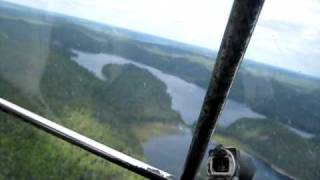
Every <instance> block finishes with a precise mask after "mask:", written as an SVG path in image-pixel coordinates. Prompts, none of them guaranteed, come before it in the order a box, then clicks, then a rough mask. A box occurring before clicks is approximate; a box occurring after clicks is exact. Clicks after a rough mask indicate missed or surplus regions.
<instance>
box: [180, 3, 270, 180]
mask: <svg viewBox="0 0 320 180" xmlns="http://www.w3.org/2000/svg"><path fill="white" fill-rule="evenodd" d="M263 3H264V0H235V1H234V4H233V7H232V10H231V14H230V17H229V21H228V24H227V27H226V30H225V33H224V36H223V39H222V43H221V46H220V49H219V52H218V56H217V60H216V63H215V66H214V70H213V74H212V77H211V81H210V85H209V88H208V90H207V94H206V97H205V100H204V102H203V106H202V109H201V113H200V116H199V119H198V122H197V125H196V128H195V131H194V134H193V139H192V142H191V145H190V148H189V152H188V155H187V158H186V162H185V166H184V171H183V174H182V176H181V179H182V180H189V179H194V178H195V176H196V173H197V171H198V169H199V166H200V164H201V161H202V159H203V156H204V154H205V152H206V149H207V146H208V143H209V141H210V138H211V135H212V133H213V131H214V128H215V126H216V124H217V120H218V118H219V115H220V113H221V111H222V109H223V106H224V104H225V101H226V99H227V96H228V93H229V90H230V87H231V85H232V82H233V79H234V77H235V75H236V72H237V70H238V68H239V66H240V63H241V61H242V59H243V56H244V54H245V51H246V49H247V46H248V43H249V40H250V38H251V35H252V32H253V30H254V27H255V25H256V23H257V20H258V17H259V14H260V11H261V9H262V6H263Z"/></svg>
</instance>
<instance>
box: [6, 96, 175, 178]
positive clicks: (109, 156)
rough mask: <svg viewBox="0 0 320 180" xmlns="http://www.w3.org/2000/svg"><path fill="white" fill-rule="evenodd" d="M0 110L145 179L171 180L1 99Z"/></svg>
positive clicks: (146, 166)
mask: <svg viewBox="0 0 320 180" xmlns="http://www.w3.org/2000/svg"><path fill="white" fill-rule="evenodd" d="M0 110H2V111H4V112H7V113H9V114H12V115H14V116H16V117H19V118H20V119H21V120H23V121H25V122H27V123H30V124H32V125H34V126H36V127H38V128H39V129H42V130H44V131H46V132H48V133H50V134H52V135H54V136H57V137H59V138H61V139H63V140H65V141H67V142H69V143H71V144H74V145H76V146H79V147H80V148H82V149H85V150H87V151H89V152H91V153H93V154H95V155H97V156H100V157H102V158H104V159H106V160H108V161H111V162H113V163H115V164H117V165H119V166H121V167H124V168H126V169H128V170H130V171H132V172H135V173H137V174H139V175H142V176H144V177H146V178H149V179H161V180H166V179H173V177H172V176H171V175H170V174H169V173H166V172H164V171H162V170H159V169H157V168H155V167H152V166H150V165H148V164H146V163H144V162H141V161H139V160H136V159H134V158H132V157H130V156H128V155H126V154H123V153H121V152H119V151H116V150H114V149H112V148H110V147H108V146H105V145H103V144H101V143H99V142H96V141H94V140H92V139H90V138H88V137H85V136H83V135H81V134H79V133H76V132H75V131H72V130H70V129H68V128H65V127H63V126H61V125H59V124H56V123H54V122H52V121H50V120H48V119H46V118H44V117H41V116H39V115H37V114H35V113H32V112H30V111H28V110H26V109H24V108H22V107H19V106H17V105H15V104H13V103H11V102H9V101H7V100H5V99H2V98H0Z"/></svg>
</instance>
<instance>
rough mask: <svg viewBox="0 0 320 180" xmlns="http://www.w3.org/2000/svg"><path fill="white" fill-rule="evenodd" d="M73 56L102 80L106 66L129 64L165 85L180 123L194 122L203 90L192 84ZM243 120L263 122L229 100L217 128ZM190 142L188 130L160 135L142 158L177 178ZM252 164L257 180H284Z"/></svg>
mask: <svg viewBox="0 0 320 180" xmlns="http://www.w3.org/2000/svg"><path fill="white" fill-rule="evenodd" d="M74 52H75V53H76V54H77V55H78V56H77V57H76V58H74V59H73V60H74V61H75V62H77V63H78V64H79V65H81V66H83V67H85V68H87V69H88V70H89V71H91V72H93V73H94V74H95V75H96V76H97V77H99V78H100V79H104V76H103V75H102V68H103V66H104V65H106V64H129V63H130V64H134V65H135V66H137V67H140V68H143V69H146V70H148V71H149V72H151V73H152V74H153V75H154V76H155V77H157V78H158V79H160V80H161V81H163V82H164V83H165V84H166V86H167V93H168V94H169V95H170V97H171V99H172V104H171V106H172V109H174V110H175V111H177V112H178V113H180V115H181V117H182V119H183V120H184V121H185V122H186V123H187V124H192V123H193V122H195V121H196V120H197V117H198V115H199V112H200V108H201V104H202V101H203V98H204V95H205V90H204V89H202V88H200V87H198V86H196V85H195V84H192V83H189V82H186V81H184V80H182V79H180V78H178V77H176V76H173V75H170V74H166V73H163V72H162V71H160V70H158V69H156V68H153V67H150V66H147V65H144V64H141V63H137V62H134V61H132V60H128V59H125V58H122V57H119V56H114V55H108V54H88V53H83V52H79V51H74ZM244 117H248V118H260V119H264V116H263V115H260V114H258V113H256V112H254V111H252V110H251V109H250V108H249V107H247V106H246V105H245V104H242V103H239V102H236V101H232V100H228V101H227V103H226V106H225V108H224V111H223V113H222V114H221V117H220V119H219V125H220V126H224V127H227V126H229V125H230V124H232V123H234V122H235V121H237V120H238V119H241V118H244ZM190 142H191V132H190V130H189V129H187V130H185V131H183V133H180V134H177V135H162V136H161V137H155V138H151V139H149V140H148V141H147V142H146V143H144V145H143V149H144V154H145V157H146V158H147V161H148V162H149V163H150V164H151V165H153V166H156V167H158V168H160V169H163V170H166V171H168V172H170V173H172V174H174V175H176V176H179V175H180V173H181V171H182V167H183V163H184V158H185V157H186V153H187V150H188V147H189V144H190ZM254 163H255V166H256V169H257V171H256V179H259V180H260V179H275V180H278V179H279V180H282V179H286V178H285V177H284V176H282V175H281V174H279V173H277V172H276V171H275V170H273V169H272V168H271V167H270V166H268V165H267V164H266V163H264V162H262V161H261V160H258V159H255V160H254Z"/></svg>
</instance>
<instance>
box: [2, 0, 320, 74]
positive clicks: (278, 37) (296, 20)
mask: <svg viewBox="0 0 320 180" xmlns="http://www.w3.org/2000/svg"><path fill="white" fill-rule="evenodd" d="M6 1H9V2H13V3H18V4H21V5H26V6H31V7H34V8H40V9H44V10H48V11H53V12H58V13H62V14H67V15H71V16H76V17H81V18H85V19H89V20H94V21H98V22H101V23H106V24H110V25H114V26H118V27H124V28H127V29H132V30H135V31H140V32H144V33H148V34H153V35H157V36H161V37H165V38H169V39H173V40H177V41H181V42H185V43H189V44H193V45H198V46H202V47H206V48H210V49H213V50H218V49H219V45H220V43H221V39H222V36H223V32H224V29H225V26H226V24H227V20H228V17H229V13H230V10H231V7H232V3H233V1H232V0H6ZM319 45H320V0H266V1H265V5H264V7H263V10H262V13H261V15H260V19H259V21H258V24H257V27H256V29H255V32H254V34H253V36H252V39H251V42H250V44H249V47H248V50H247V53H246V58H249V59H252V60H254V61H257V62H261V63H265V64H270V65H273V66H278V67H282V68H286V69H289V70H292V71H296V72H301V73H304V74H309V75H312V76H316V77H320V46H319Z"/></svg>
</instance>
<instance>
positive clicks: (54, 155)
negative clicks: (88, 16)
mask: <svg viewBox="0 0 320 180" xmlns="http://www.w3.org/2000/svg"><path fill="white" fill-rule="evenodd" d="M144 37H145V38H146V39H145V40H143V38H144ZM147 37H149V36H147V35H142V34H136V33H134V32H131V31H129V30H125V29H120V28H114V27H111V26H107V25H101V24H98V23H94V22H89V21H86V20H82V19H76V18H72V17H66V16H62V15H58V14H52V13H45V12H43V11H39V10H34V9H28V8H25V7H20V6H15V5H11V4H7V3H3V2H2V4H1V3H0V54H1V57H0V58H1V59H0V96H1V97H4V98H6V99H8V100H10V101H12V102H14V103H17V104H18V105H21V106H23V107H25V108H27V109H29V110H32V111H34V112H36V113H39V114H40V115H43V116H45V117H47V118H49V119H51V120H54V121H55V122H58V123H59V124H62V125H64V126H66V127H68V128H71V129H73V130H75V131H77V132H79V133H82V134H84V135H87V136H89V137H91V138H93V139H95V140H98V141H99V142H102V143H104V144H107V145H108V146H111V147H113V148H115V149H117V150H120V151H122V152H125V153H127V154H129V155H132V156H134V157H136V158H138V159H141V160H144V157H143V152H142V146H141V144H142V143H143V141H145V140H146V139H147V138H148V137H149V136H150V134H151V135H156V134H159V133H161V132H160V131H162V132H172V131H174V130H172V129H170V128H169V129H168V127H167V125H173V126H174V125H177V124H183V121H182V120H181V117H180V115H179V114H178V113H177V112H175V111H173V110H172V109H171V98H170V97H169V95H168V94H167V92H166V86H165V84H164V83H163V82H161V81H160V80H159V79H157V78H156V77H154V76H153V75H152V74H151V73H150V72H148V71H147V70H145V69H141V68H138V67H136V66H133V65H114V64H111V65H106V66H105V67H104V68H103V70H102V72H103V75H104V77H105V80H101V79H98V78H97V77H96V76H95V75H94V74H93V73H91V72H89V71H88V70H86V69H84V68H83V67H81V66H79V65H78V64H76V63H75V62H74V61H71V59H72V58H74V57H75V56H76V54H74V53H73V51H72V50H79V51H82V52H87V53H108V54H113V55H118V56H121V57H124V58H128V59H131V60H133V61H136V62H139V63H142V64H145V65H149V66H152V67H155V68H157V69H159V70H161V71H163V72H165V73H168V74H172V75H175V76H177V77H180V78H182V79H184V80H186V81H188V82H191V83H194V84H197V85H198V86H200V87H203V88H206V87H207V86H208V83H209V79H210V74H211V69H212V66H213V64H214V59H215V52H209V53H207V52H208V51H207V50H203V51H200V52H201V53H198V50H199V49H197V48H195V47H191V46H185V45H183V46H182V45H181V46H180V45H176V46H167V45H164V44H161V43H160V44H159V43H153V42H152V38H151V40H150V39H148V38H147ZM139 38H142V40H139ZM161 41H165V40H161ZM204 52H206V53H204ZM230 99H233V100H236V101H238V102H242V103H244V104H246V105H247V106H249V107H250V108H252V109H253V110H254V111H256V112H259V113H260V114H262V115H264V116H265V117H267V118H266V119H265V120H263V121H261V120H255V119H242V120H239V121H237V122H236V123H235V124H232V125H231V126H230V127H228V128H226V129H223V128H218V132H217V134H216V137H215V138H216V139H217V140H218V141H220V142H224V143H226V144H231V145H237V146H239V147H241V148H243V149H245V150H247V151H249V152H250V153H252V154H255V155H256V156H258V157H260V158H263V159H264V160H266V161H267V162H269V163H271V164H273V165H275V166H276V167H277V168H279V169H281V170H284V171H285V172H286V173H289V174H290V175H294V176H295V177H299V178H301V179H317V178H318V177H320V174H319V172H318V169H319V168H318V167H319V157H320V147H319V144H320V142H319V134H320V121H319V119H320V113H319V111H318V108H319V107H320V81H319V80H318V79H315V78H312V77H307V76H304V75H298V74H295V73H292V72H288V71H285V70H282V69H277V68H274V67H271V66H266V65H259V64H257V63H253V62H250V61H247V60H245V61H244V63H243V64H242V67H241V69H240V72H239V74H238V76H237V77H236V80H235V83H234V85H233V87H232V90H231V93H230ZM289 104H290V105H289ZM285 125H290V126H292V127H295V128H298V129H301V130H304V131H307V132H310V133H313V134H315V136H314V137H313V138H311V139H304V138H301V137H300V136H298V135H297V134H295V133H293V132H291V131H289V130H288V128H286V127H285ZM137 127H138V128H137ZM141 128H145V131H141ZM289 142H290V143H289ZM270 147H272V148H270ZM306 154H308V155H309V156H307V157H305V156H306ZM301 157H305V158H301ZM305 169H308V170H309V171H305ZM0 179H141V177H138V176H136V175H133V174H132V173H129V172H127V171H125V170H123V169H121V168H119V167H116V166H114V165H111V164H110V163H108V162H105V161H103V160H102V159H99V158H97V157H94V156H92V155H90V154H89V153H87V152H84V151H82V150H80V149H79V148H76V147H73V146H71V145H69V144H67V143H64V142H62V141H60V140H57V139H56V138H54V137H51V136H50V135H47V134H45V133H43V132H40V131H39V130H37V129H34V128H32V127H31V126H29V125H27V124H24V123H22V122H20V121H19V120H17V119H14V118H13V117H11V116H8V115H6V114H4V113H0Z"/></svg>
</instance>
